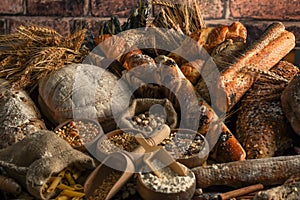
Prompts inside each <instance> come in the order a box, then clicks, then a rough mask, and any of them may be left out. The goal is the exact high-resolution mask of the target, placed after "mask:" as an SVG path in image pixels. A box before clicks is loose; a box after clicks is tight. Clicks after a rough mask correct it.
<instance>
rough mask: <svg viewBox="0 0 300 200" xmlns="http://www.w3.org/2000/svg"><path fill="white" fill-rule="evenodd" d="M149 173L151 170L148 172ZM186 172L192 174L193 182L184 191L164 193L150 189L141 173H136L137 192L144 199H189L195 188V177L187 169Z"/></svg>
mask: <svg viewBox="0 0 300 200" xmlns="http://www.w3.org/2000/svg"><path fill="white" fill-rule="evenodd" d="M148 173H151V172H148ZM188 173H191V174H192V175H193V177H194V178H193V180H194V182H193V184H192V185H191V186H190V187H189V188H188V189H187V190H186V191H180V192H175V193H165V192H158V191H155V190H153V189H151V188H150V187H149V186H147V185H146V184H145V183H144V182H143V180H142V178H141V173H139V174H138V177H137V191H138V192H139V194H140V196H141V197H142V198H143V199H145V200H157V199H163V200H174V199H176V200H186V199H191V198H192V197H193V196H194V193H195V190H196V178H195V175H194V173H193V172H192V171H191V170H190V169H188Z"/></svg>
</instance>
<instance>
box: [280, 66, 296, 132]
mask: <svg viewBox="0 0 300 200" xmlns="http://www.w3.org/2000/svg"><path fill="white" fill-rule="evenodd" d="M281 105H282V109H283V111H284V114H285V116H286V117H287V119H288V120H289V122H290V124H291V125H292V127H293V129H294V131H295V132H296V133H297V134H298V135H300V73H299V72H298V73H297V75H296V76H295V77H294V79H293V80H292V81H291V82H290V83H289V84H288V86H287V87H286V88H285V89H284V91H283V93H282V95H281Z"/></svg>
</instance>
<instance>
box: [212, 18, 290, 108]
mask: <svg viewBox="0 0 300 200" xmlns="http://www.w3.org/2000/svg"><path fill="white" fill-rule="evenodd" d="M294 47H295V36H294V35H293V33H291V32H288V31H286V30H285V27H284V25H283V24H282V23H274V24H272V25H271V26H269V27H268V29H267V30H266V31H265V32H264V34H263V35H262V36H261V38H260V39H258V40H257V41H256V42H255V43H254V44H253V45H251V46H250V47H249V48H248V49H246V50H245V53H244V54H243V55H242V56H240V57H239V58H238V59H237V60H236V61H235V62H234V63H233V64H232V65H230V66H229V67H228V68H226V69H224V70H223V71H221V73H220V77H219V78H217V82H216V84H211V85H210V88H209V89H210V91H214V96H215V98H213V99H212V103H213V104H214V105H216V107H217V108H218V109H219V110H221V111H223V112H224V111H229V110H230V109H231V108H232V107H233V106H234V105H235V104H236V103H237V102H238V101H239V100H240V98H241V97H242V96H243V95H244V94H245V92H246V91H247V90H248V89H249V88H250V87H251V86H252V84H253V83H254V82H255V81H256V76H255V74H253V73H249V71H248V70H246V69H247V68H253V69H259V70H265V71H268V70H270V69H271V68H272V67H273V66H274V65H275V64H276V63H278V62H279V61H280V60H281V59H282V58H283V57H284V56H285V55H287V54H288V53H289V52H290V51H291V50H292V49H293V48H294ZM224 97H225V102H224ZM220 99H221V100H220Z"/></svg>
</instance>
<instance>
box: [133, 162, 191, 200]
mask: <svg viewBox="0 0 300 200" xmlns="http://www.w3.org/2000/svg"><path fill="white" fill-rule="evenodd" d="M179 164H180V163H179ZM152 165H153V166H154V167H155V168H156V169H157V170H158V172H159V173H160V177H158V176H156V175H155V174H154V173H153V172H151V171H150V172H149V171H148V170H142V171H145V172H140V173H138V177H137V191H138V192H139V194H140V196H141V197H142V198H143V199H145V200H157V199H164V200H173V199H177V200H181V199H182V200H183V199H184V200H186V199H191V198H192V197H193V195H194V192H195V190H196V178H195V175H194V173H193V172H192V171H191V170H190V169H187V175H186V176H180V175H178V174H176V173H175V172H174V171H172V170H171V168H170V167H168V166H165V165H164V164H163V163H162V162H160V161H158V160H153V161H152ZM180 165H181V164H180ZM182 166H183V167H185V166H184V165H182Z"/></svg>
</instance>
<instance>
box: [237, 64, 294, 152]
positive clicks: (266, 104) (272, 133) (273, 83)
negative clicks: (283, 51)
mask: <svg viewBox="0 0 300 200" xmlns="http://www.w3.org/2000/svg"><path fill="white" fill-rule="evenodd" d="M297 71H298V68H297V67H296V66H294V65H292V64H290V63H288V62H285V61H282V62H280V63H279V64H278V65H276V66H275V67H274V68H272V70H271V72H273V73H275V74H276V75H278V76H279V77H282V78H284V79H286V80H287V81H290V80H291V79H292V77H293V76H294V75H295V74H296V73H297ZM275 79H279V78H278V77H277V78H276V77H275ZM286 85H287V82H284V81H282V80H273V79H270V77H269V78H268V77H266V75H263V76H261V77H260V78H258V80H257V82H256V83H255V84H254V85H253V87H252V88H251V89H249V91H248V92H247V93H246V94H245V96H244V97H243V99H242V102H241V108H240V112H239V114H238V119H237V138H238V140H239V141H240V142H241V144H242V145H243V147H244V148H245V150H246V153H247V158H263V157H272V156H277V155H282V154H283V152H284V151H285V150H287V149H288V148H290V147H291V146H292V144H293V140H292V134H293V133H292V130H291V128H290V126H289V123H288V121H287V119H286V117H285V115H284V113H283V111H282V107H281V101H280V95H281V93H282V91H283V90H284V88H285V87H286Z"/></svg>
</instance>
